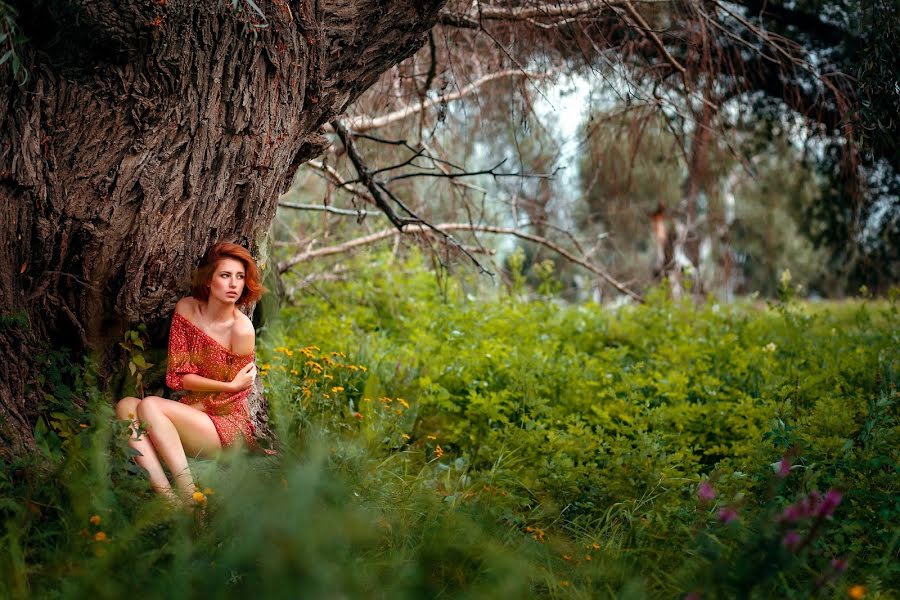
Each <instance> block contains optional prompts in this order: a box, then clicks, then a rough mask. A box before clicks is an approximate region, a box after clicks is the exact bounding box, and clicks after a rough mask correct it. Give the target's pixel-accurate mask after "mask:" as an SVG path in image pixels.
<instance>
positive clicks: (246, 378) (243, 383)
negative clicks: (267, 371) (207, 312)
mask: <svg viewBox="0 0 900 600" xmlns="http://www.w3.org/2000/svg"><path fill="white" fill-rule="evenodd" d="M231 335H232V338H231V342H232V347H233V348H234V352H235V353H236V354H242V355H247V354H253V352H254V348H255V346H256V332H255V331H254V329H253V322H252V321H251V320H250V319H249V318H248V317H247V316H245V315H244V314H243V313H238V316H237V317H236V319H235V324H234V329H233V330H232V334H231ZM255 378H256V364H254V362H253V361H250V362H249V363H247V366H245V367H244V368H243V369H241V370H240V371H238V374H237V375H236V376H235V377H234V379H232V380H231V381H218V380H216V379H209V378H208V377H202V376H200V375H197V374H196V373H188V374H185V375H184V377H183V378H182V387H183V389H185V390H188V391H191V392H232V393H234V392H240V391H242V390H245V389H247V388H248V387H250V386H251V385H253V380H254V379H255Z"/></svg>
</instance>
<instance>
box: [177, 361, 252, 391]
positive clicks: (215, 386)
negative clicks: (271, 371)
mask: <svg viewBox="0 0 900 600" xmlns="http://www.w3.org/2000/svg"><path fill="white" fill-rule="evenodd" d="M252 364H253V363H251V365H252ZM248 366H249V365H248ZM245 368H246V367H245ZM243 370H244V369H241V371H243ZM238 375H240V373H238ZM181 389H184V390H187V391H189V392H239V391H241V390H242V389H244V388H236V387H235V382H234V381H219V380H217V379H209V378H208V377H201V376H200V375H197V374H196V373H188V374H187V375H184V376H183V377H182V378H181Z"/></svg>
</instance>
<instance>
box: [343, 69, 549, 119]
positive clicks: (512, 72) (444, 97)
mask: <svg viewBox="0 0 900 600" xmlns="http://www.w3.org/2000/svg"><path fill="white" fill-rule="evenodd" d="M549 76H550V73H528V72H527V71H523V70H521V69H506V70H504V71H497V72H496V73H490V74H489V75H485V76H484V77H480V78H478V79H476V80H475V81H473V82H472V83H470V84H469V85H467V86H464V87H462V88H460V89H458V90H457V91H455V92H452V93H450V94H441V95H440V96H437V97H435V98H429V99H427V100H425V101H424V102H416V103H415V104H410V105H409V106H406V107H404V108H401V109H400V110H395V111H394V112H390V113H388V114H386V115H381V116H379V117H368V116H357V117H350V118H348V119H347V120H346V125H347V127H348V128H349V129H351V130H353V132H354V133H361V132H365V131H371V130H373V129H378V128H379V127H384V126H385V125H390V124H391V123H394V122H396V121H401V120H403V119H405V118H407V117H409V116H411V115H414V114H416V113H420V112H422V111H425V110H428V109H429V108H431V107H433V106H436V105H438V104H441V103H444V102H453V101H454V100H459V99H461V98H465V97H466V96H469V95H471V94H473V93H475V92H477V91H478V90H479V88H481V87H482V86H483V85H485V84H486V83H489V82H491V81H496V80H497V79H503V78H505V77H528V78H537V79H539V78H543V77H549Z"/></svg>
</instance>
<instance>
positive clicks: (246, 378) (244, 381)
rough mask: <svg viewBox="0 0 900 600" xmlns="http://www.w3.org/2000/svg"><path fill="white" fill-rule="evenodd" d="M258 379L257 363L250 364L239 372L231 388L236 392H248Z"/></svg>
mask: <svg viewBox="0 0 900 600" xmlns="http://www.w3.org/2000/svg"><path fill="white" fill-rule="evenodd" d="M255 379H256V363H253V362H251V363H248V364H247V366H246V367H244V368H243V369H241V370H240V371H238V374H237V375H235V376H234V379H232V380H231V388H232V391H234V392H240V391H243V390H246V389H247V388H248V387H250V386H251V385H253V380H255Z"/></svg>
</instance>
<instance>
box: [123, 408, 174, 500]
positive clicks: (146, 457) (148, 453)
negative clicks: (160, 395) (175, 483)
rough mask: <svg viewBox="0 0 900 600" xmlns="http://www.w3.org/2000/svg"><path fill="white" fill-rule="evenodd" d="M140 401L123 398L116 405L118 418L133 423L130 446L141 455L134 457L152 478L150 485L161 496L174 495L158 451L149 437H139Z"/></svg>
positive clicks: (129, 440) (129, 439)
mask: <svg viewBox="0 0 900 600" xmlns="http://www.w3.org/2000/svg"><path fill="white" fill-rule="evenodd" d="M140 402H141V401H140V399H139V398H135V397H133V396H129V397H127V398H122V399H121V400H119V402H118V403H117V404H116V417H117V418H119V419H121V420H123V421H131V436H130V437H129V438H128V445H129V446H131V447H132V448H134V449H135V450H137V451H138V452H140V453H141V455H140V456H135V457H134V462H136V463H137V464H138V465H140V466H141V467H143V468H144V470H146V471H147V474H148V475H149V476H150V485H151V486H152V487H153V489H154V490H156V491H157V492H159V493H160V494H163V495H167V496H170V495H172V484H170V483H169V479H168V478H167V477H166V473H165V471H163V468H162V464H161V463H160V462H159V457H158V456H157V455H156V449H155V448H154V447H153V444H152V443H151V442H150V439H149V437H148V436H147V435H139V433H138V432H139V431H140V427H141V424H140V422H139V421H138V420H137V413H138V406H139V405H140Z"/></svg>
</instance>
